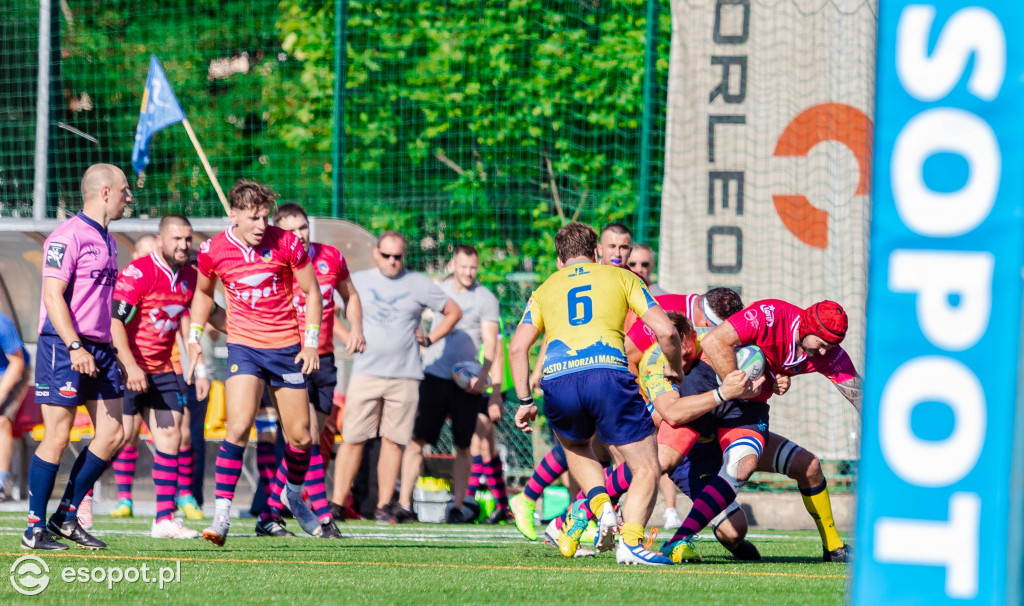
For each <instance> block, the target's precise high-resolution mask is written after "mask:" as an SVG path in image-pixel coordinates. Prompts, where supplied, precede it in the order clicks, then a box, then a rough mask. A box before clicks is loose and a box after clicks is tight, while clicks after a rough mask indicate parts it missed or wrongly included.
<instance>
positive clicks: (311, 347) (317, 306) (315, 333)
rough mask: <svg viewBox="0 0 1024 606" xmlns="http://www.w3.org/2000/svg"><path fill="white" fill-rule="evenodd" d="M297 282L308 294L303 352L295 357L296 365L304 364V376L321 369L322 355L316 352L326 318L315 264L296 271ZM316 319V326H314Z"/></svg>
mask: <svg viewBox="0 0 1024 606" xmlns="http://www.w3.org/2000/svg"><path fill="white" fill-rule="evenodd" d="M295 282H296V283H297V284H298V285H299V288H301V289H302V292H304V293H306V326H305V327H304V335H305V336H304V339H303V343H302V350H301V351H300V352H299V355H297V356H295V363H296V364H298V363H301V364H302V374H306V375H308V374H311V373H313V372H315V371H316V370H317V369H318V368H320V354H318V353H317V352H316V349H317V347H318V346H319V344H320V320H321V319H322V318H323V317H324V304H323V300H322V299H321V298H320V283H319V282H317V280H316V272H314V271H313V264H312V263H307V264H306V266H305V267H303V268H302V269H297V270H295ZM312 318H316V320H315V322H316V324H313V322H314V320H312Z"/></svg>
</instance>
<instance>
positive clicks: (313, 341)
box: [303, 324, 320, 349]
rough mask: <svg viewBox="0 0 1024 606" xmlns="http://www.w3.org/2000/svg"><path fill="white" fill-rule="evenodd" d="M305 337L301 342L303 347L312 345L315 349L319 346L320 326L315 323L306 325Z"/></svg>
mask: <svg viewBox="0 0 1024 606" xmlns="http://www.w3.org/2000/svg"><path fill="white" fill-rule="evenodd" d="M305 334H306V339H305V341H304V342H303V345H304V346H305V347H312V348H313V349H316V348H317V347H320V327H319V326H317V325H316V324H307V325H306V333H305Z"/></svg>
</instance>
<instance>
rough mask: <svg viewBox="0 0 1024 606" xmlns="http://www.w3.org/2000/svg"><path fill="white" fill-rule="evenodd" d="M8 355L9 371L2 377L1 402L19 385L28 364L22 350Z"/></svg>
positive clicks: (0, 383) (0, 386)
mask: <svg viewBox="0 0 1024 606" xmlns="http://www.w3.org/2000/svg"><path fill="white" fill-rule="evenodd" d="M6 355H7V370H5V371H4V374H3V376H2V377H0V402H2V401H4V400H6V399H7V396H8V395H10V393H11V391H13V390H14V388H15V387H17V385H18V381H19V380H20V378H21V375H22V373H24V372H25V367H26V366H27V362H26V360H25V356H24V354H22V352H21V350H18V351H16V352H14V353H12V354H6Z"/></svg>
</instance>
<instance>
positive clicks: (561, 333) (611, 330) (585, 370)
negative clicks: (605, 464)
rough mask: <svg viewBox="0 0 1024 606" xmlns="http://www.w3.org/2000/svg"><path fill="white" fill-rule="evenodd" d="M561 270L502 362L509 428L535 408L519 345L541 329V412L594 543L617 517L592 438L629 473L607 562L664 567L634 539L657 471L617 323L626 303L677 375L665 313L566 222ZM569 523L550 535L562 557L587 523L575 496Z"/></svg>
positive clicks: (530, 309)
mask: <svg viewBox="0 0 1024 606" xmlns="http://www.w3.org/2000/svg"><path fill="white" fill-rule="evenodd" d="M555 249H556V252H557V253H558V259H559V262H560V263H561V264H563V268H562V269H561V270H559V271H558V272H557V273H555V274H554V275H552V276H551V277H549V278H548V279H547V280H545V281H544V283H543V284H542V285H541V286H540V287H539V288H538V289H537V290H536V291H534V293H533V295H532V296H531V297H530V301H529V303H528V304H527V307H526V311H525V313H524V314H523V319H522V321H521V322H520V324H519V327H518V328H517V329H516V333H515V335H514V336H513V337H512V343H511V345H510V347H509V363H510V365H511V370H512V377H513V381H514V383H515V388H516V394H517V395H518V396H519V400H520V407H519V410H518V411H517V412H516V426H517V427H519V428H520V429H522V430H524V431H527V432H529V431H531V430H532V428H531V427H530V422H531V421H533V419H535V418H536V416H537V408H536V406H534V405H533V398H532V397H531V395H530V385H529V375H530V361H529V349H530V346H532V345H533V343H534V341H536V340H537V338H538V337H539V336H540V334H541V333H542V332H546V334H547V337H548V341H549V347H548V352H547V356H546V357H545V359H544V379H543V380H542V381H541V388H542V389H543V390H544V403H545V413H546V414H547V417H548V422H549V423H550V424H551V426H552V427H553V428H554V430H555V434H556V436H557V437H558V439H559V442H560V443H561V444H562V446H563V447H564V449H565V451H566V459H567V461H568V464H569V470H570V472H571V473H572V474H573V475H574V476H575V477H576V479H577V480H578V481H579V483H580V485H581V487H582V488H583V489H584V491H585V494H586V495H587V502H588V503H589V509H590V511H591V512H593V514H594V515H595V516H596V517H597V518H598V520H599V523H598V539H597V541H598V547H599V548H606V547H609V546H610V545H609V543H610V541H611V539H612V537H613V534H614V531H615V527H616V526H617V522H616V519H615V513H614V512H613V511H612V508H611V506H610V500H609V497H608V494H607V492H606V490H605V487H604V473H603V471H602V468H601V463H599V462H598V460H597V458H596V457H595V455H594V452H593V450H592V449H591V446H590V439H591V438H592V437H593V436H594V434H595V431H596V433H597V435H598V437H599V439H600V440H601V441H602V442H604V443H606V444H610V445H614V446H617V447H618V450H619V452H620V453H621V454H622V456H623V457H624V458H625V459H626V461H627V462H628V463H629V464H630V467H631V468H632V469H633V470H634V477H633V485H632V486H631V488H630V490H631V491H633V492H631V494H630V498H629V499H628V500H627V501H626V504H625V507H624V508H623V509H624V511H623V518H624V520H625V523H624V524H623V526H622V530H621V537H620V541H619V546H618V549H617V550H616V560H617V561H619V562H620V563H636V564H668V563H670V560H668V559H667V558H665V557H663V556H661V555H659V554H656V553H652V552H650V551H648V550H647V549H645V548H644V547H643V545H642V539H643V526H644V524H645V523H646V522H647V518H648V517H649V516H650V514H651V509H652V507H653V505H654V503H653V498H654V495H655V490H656V482H657V478H658V475H660V474H659V473H658V461H657V450H656V449H655V442H654V436H653V433H654V424H653V423H651V421H650V416H649V415H648V414H647V412H646V410H645V407H644V405H643V401H642V400H641V399H640V396H639V394H638V393H637V390H636V387H635V384H634V377H633V375H632V373H630V372H629V371H628V368H627V362H626V355H625V352H624V351H623V349H622V339H623V331H622V327H623V323H624V320H625V317H626V312H627V310H629V309H632V310H633V311H635V312H636V313H637V315H638V316H640V317H641V319H642V320H643V321H644V322H645V323H647V324H649V325H651V326H652V328H653V329H654V332H655V334H656V335H657V336H658V341H659V343H660V344H661V346H662V349H663V350H664V351H665V352H666V356H667V358H668V359H669V361H670V365H671V369H672V371H674V372H675V373H677V374H681V371H682V360H681V357H680V341H679V335H678V334H677V333H676V330H675V328H674V327H673V326H672V323H671V321H670V320H669V319H668V317H667V316H666V315H665V312H664V311H662V309H661V308H660V307H659V306H658V304H657V303H656V302H655V301H654V299H653V298H652V297H651V296H650V294H649V293H648V292H647V289H646V288H645V287H644V285H643V282H642V281H641V280H640V278H639V277H637V276H636V275H635V274H633V273H632V272H625V271H618V270H617V269H615V268H609V267H603V266H601V265H598V264H597V263H596V251H597V234H596V233H595V232H594V230H593V229H591V228H590V227H589V226H586V225H583V224H580V223H570V224H568V225H566V226H564V227H562V229H560V230H559V232H558V234H557V235H556V236H555ZM570 516H571V525H568V527H563V528H562V531H561V532H560V533H559V536H558V542H559V550H560V551H561V552H562V555H564V556H566V557H572V556H573V555H574V554H575V552H576V549H577V547H578V546H579V538H580V536H581V535H582V534H583V531H584V530H585V528H586V526H587V522H588V520H587V516H586V513H585V512H584V505H583V502H582V501H577V502H575V503H573V506H572V510H571V512H570Z"/></svg>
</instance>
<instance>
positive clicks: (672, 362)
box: [640, 306, 683, 381]
mask: <svg viewBox="0 0 1024 606" xmlns="http://www.w3.org/2000/svg"><path fill="white" fill-rule="evenodd" d="M640 320H641V321H642V322H643V323H644V324H646V325H647V326H648V327H650V329H651V330H653V331H654V336H656V337H657V338H658V346H659V347H661V352H662V353H663V354H665V359H666V360H668V366H669V367H668V368H666V369H665V378H666V379H668V380H669V381H679V379H680V378H681V377H682V376H683V345H682V342H681V341H680V340H679V332H678V331H677V330H676V327H675V326H674V325H673V324H672V320H669V318H668V315H666V314H665V310H663V309H662V308H661V306H657V307H652V308H650V309H648V310H647V311H646V312H644V315H642V316H640ZM670 371H671V372H670Z"/></svg>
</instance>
